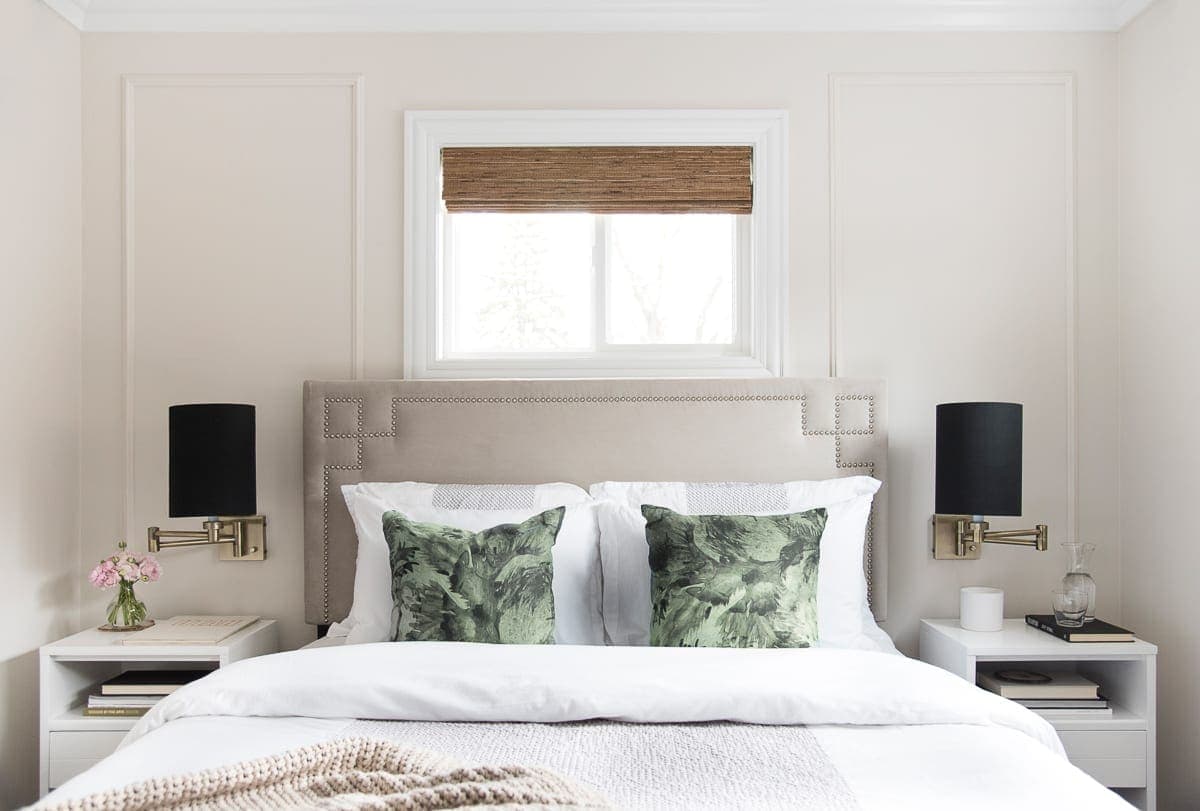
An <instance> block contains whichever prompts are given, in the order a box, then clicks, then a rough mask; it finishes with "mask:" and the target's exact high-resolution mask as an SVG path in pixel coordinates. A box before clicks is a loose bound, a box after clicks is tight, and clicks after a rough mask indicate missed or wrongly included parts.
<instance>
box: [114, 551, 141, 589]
mask: <svg viewBox="0 0 1200 811" xmlns="http://www.w3.org/2000/svg"><path fill="white" fill-rule="evenodd" d="M117 574H118V575H119V576H120V578H121V579H122V580H124V581H125V582H127V583H136V582H137V581H138V580H141V579H142V572H141V569H139V568H138V565H137V562H136V561H135V560H134V559H133V558H131V557H130V558H125V560H123V561H121V562H120V563H118V564H117Z"/></svg>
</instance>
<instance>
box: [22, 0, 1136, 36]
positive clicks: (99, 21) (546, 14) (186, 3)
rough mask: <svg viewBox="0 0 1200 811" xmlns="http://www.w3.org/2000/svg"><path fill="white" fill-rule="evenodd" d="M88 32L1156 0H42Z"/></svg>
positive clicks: (843, 18)
mask: <svg viewBox="0 0 1200 811" xmlns="http://www.w3.org/2000/svg"><path fill="white" fill-rule="evenodd" d="M44 2H45V3H46V4H47V5H49V6H50V7H51V8H52V9H54V10H55V11H57V12H58V13H59V14H61V15H62V16H63V17H65V18H66V19H67V20H68V21H70V22H71V23H72V24H73V25H75V26H76V27H78V28H79V29H80V30H83V31H97V32H102V31H112V32H115V31H130V32H132V31H143V32H151V31H159V32H169V31H178V32H191V31H210V32H218V31H227V32H351V31H411V32H435V31H458V32H518V31H522V32H524V31H528V32H572V31H574V32H614V31H683V32H688V31H696V32H725V31H1116V30H1118V29H1119V28H1120V27H1121V26H1122V25H1124V24H1125V23H1126V22H1128V21H1129V20H1131V19H1132V18H1133V17H1135V16H1137V15H1138V14H1139V13H1141V12H1142V11H1143V10H1144V9H1145V8H1146V7H1147V6H1149V5H1150V4H1151V3H1152V2H1153V0H239V2H236V3H230V2H228V0H44Z"/></svg>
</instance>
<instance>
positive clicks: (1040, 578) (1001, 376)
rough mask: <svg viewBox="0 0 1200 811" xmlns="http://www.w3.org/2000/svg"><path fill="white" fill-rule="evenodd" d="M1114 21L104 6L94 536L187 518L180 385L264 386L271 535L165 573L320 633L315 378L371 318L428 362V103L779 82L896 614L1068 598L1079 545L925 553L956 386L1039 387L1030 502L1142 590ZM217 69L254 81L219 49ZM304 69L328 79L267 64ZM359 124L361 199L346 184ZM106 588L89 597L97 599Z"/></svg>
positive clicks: (94, 197) (164, 595) (88, 392)
mask: <svg viewBox="0 0 1200 811" xmlns="http://www.w3.org/2000/svg"><path fill="white" fill-rule="evenodd" d="M1115 47H1116V45H1115V37H1114V36H1112V35H1100V34H1097V35H963V34H955V35H886V36H885V35H866V34H858V35H724V36H706V35H628V36H626V35H621V36H584V35H575V36H535V35H324V36H307V35H228V36H226V35H212V36H206V35H193V36H188V35H108V34H95V35H91V34H90V35H88V36H86V37H85V38H84V49H83V53H84V55H83V62H84V93H83V95H84V99H83V103H84V115H83V120H84V136H85V137H84V142H85V150H84V211H85V216H86V221H87V223H88V227H87V232H86V234H85V245H84V247H85V256H86V257H87V261H86V283H85V290H84V297H85V304H86V306H85V314H84V336H85V341H84V345H85V347H84V368H85V372H86V376H85V382H84V390H85V397H86V401H87V403H88V410H87V415H86V418H85V419H86V426H85V428H86V430H85V433H86V436H85V445H84V468H85V470H84V478H83V481H84V493H83V508H84V512H85V514H86V515H87V516H88V521H89V532H88V534H87V537H86V538H85V539H84V543H83V547H84V551H85V552H86V554H87V556H88V557H91V556H94V555H95V554H97V553H99V552H100V551H101V550H102V549H103V548H106V547H107V546H108V545H109V544H110V543H111V542H112V540H113V539H114V538H115V537H116V536H118V535H120V534H121V533H123V532H128V534H129V535H130V536H131V537H132V538H133V539H134V541H135V542H136V543H139V544H140V543H142V542H143V541H142V540H141V538H142V536H143V533H144V532H145V527H146V526H147V525H149V524H160V523H165V524H169V523H171V522H168V521H164V519H165V513H166V493H165V485H166V406H167V405H168V404H169V403H171V402H178V401H180V400H186V399H201V400H216V399H235V400H245V401H249V402H254V403H257V404H258V406H259V426H260V431H261V434H262V440H261V444H260V456H259V459H260V462H259V471H260V472H259V481H260V501H259V506H260V509H261V510H262V511H263V512H265V513H266V514H267V515H268V516H269V518H270V521H271V526H270V542H271V559H270V560H269V561H267V562H265V563H263V564H254V565H251V564H229V563H225V564H222V563H218V562H217V561H216V560H215V555H214V553H213V552H212V551H211V550H190V551H178V552H173V553H170V554H166V555H164V556H163V557H164V558H165V564H166V571H167V574H166V577H165V580H164V581H163V582H161V583H160V584H158V585H157V586H155V587H154V588H152V589H151V588H147V589H146V590H145V591H146V597H147V598H148V600H149V602H150V606H151V609H152V610H153V611H154V612H156V613H159V614H167V613H170V612H173V611H182V610H197V611H199V610H208V611H254V612H261V613H263V614H267V615H272V616H277V617H279V618H280V619H281V620H282V621H283V628H284V637H285V642H286V643H288V644H292V645H294V644H297V643H300V642H302V641H304V640H306V639H308V638H310V637H311V633H312V632H311V630H309V629H308V628H306V627H305V626H304V625H303V620H302V617H301V610H300V606H301V602H300V589H301V555H300V544H301V535H300V532H301V510H300V469H299V447H300V446H299V437H298V431H299V426H300V381H301V379H303V378H304V377H345V376H349V375H350V374H351V373H352V370H353V368H354V367H353V360H354V357H353V352H354V346H355V336H356V335H357V334H358V332H359V331H361V335H362V346H363V352H364V358H363V359H364V364H365V370H366V374H367V375H368V376H370V377H393V376H397V375H399V373H400V368H401V335H402V331H401V327H402V325H401V319H400V315H401V311H402V301H401V269H402V256H403V253H402V243H401V239H402V233H401V231H402V208H401V206H402V197H403V190H402V179H403V165H402V143H403V140H402V139H403V112H404V111H405V110H408V109H419V108H432V109H438V108H441V109H446V108H483V109H488V108H506V107H512V108H579V107H583V108H587V107H597V108H636V107H676V108H687V107H699V108H704V107H713V108H720V107H750V108H753V107H766V108H785V109H787V110H788V111H789V113H790V116H791V132H790V137H791V142H790V155H789V160H790V176H789V186H790V194H791V201H790V204H791V209H790V237H791V268H790V272H791V302H790V304H791V307H790V314H791V336H790V346H789V359H788V362H787V371H788V373H789V374H793V375H809V376H824V375H827V374H828V373H829V370H830V362H831V355H834V354H836V359H837V365H838V371H839V372H840V373H841V374H845V375H882V376H884V377H887V378H888V379H889V381H890V384H891V409H892V411H891V416H892V426H893V429H894V433H893V436H892V459H891V470H892V476H893V478H892V487H893V491H892V505H893V526H892V544H893V547H892V556H891V560H892V563H891V577H892V591H891V593H892V599H891V616H890V620H889V622H888V623H887V626H888V628H889V630H891V631H892V632H893V634H894V635H895V636H896V638H897V640H898V641H899V642H900V644H901V645H902V646H903V647H904V648H906V649H907V650H909V651H913V650H915V639H916V624H917V619H918V618H919V617H921V616H953V615H955V614H956V612H957V588H958V586H959V585H961V584H969V583H991V584H997V585H1002V586H1005V587H1006V588H1007V589H1008V591H1009V603H1008V608H1009V611H1010V613H1011V614H1014V615H1016V614H1020V613H1022V612H1025V611H1031V610H1044V609H1045V608H1046V605H1047V601H1048V593H1049V591H1050V589H1051V587H1052V586H1053V585H1054V583H1055V582H1056V581H1057V580H1058V578H1059V577H1060V576H1061V574H1062V571H1063V569H1064V564H1063V560H1062V558H1061V555H1060V554H1059V553H1058V550H1057V549H1055V551H1054V552H1052V553H1050V554H1045V555H1036V554H1033V553H1031V552H1028V551H1025V550H1018V549H1009V548H994V549H992V548H989V549H988V550H987V552H986V555H985V559H984V560H983V561H981V562H978V563H966V564H963V563H953V562H934V561H932V560H931V559H930V554H929V550H928V548H927V546H928V541H927V532H928V530H927V521H928V519H929V513H930V511H931V508H932V504H933V496H932V481H933V476H932V440H933V406H934V404H935V403H937V402H940V401H944V400H950V399H959V398H1006V399H1007V398H1011V399H1015V400H1020V401H1023V402H1025V403H1026V404H1027V407H1028V409H1027V416H1026V421H1027V423H1026V430H1027V433H1028V444H1027V452H1028V464H1027V478H1026V490H1025V492H1026V504H1027V515H1028V517H1029V520H1034V519H1036V520H1039V521H1045V522H1047V523H1049V524H1050V525H1051V527H1052V531H1053V533H1054V537H1055V539H1056V541H1057V540H1063V539H1064V538H1065V536H1066V533H1067V531H1068V527H1070V526H1072V524H1073V523H1074V524H1077V526H1078V533H1079V534H1080V535H1081V536H1082V537H1085V538H1087V539H1089V540H1093V541H1095V542H1096V543H1098V544H1099V545H1100V547H1101V552H1100V556H1099V560H1098V561H1097V565H1096V575H1097V579H1098V581H1099V583H1100V600H1101V611H1102V612H1103V613H1104V614H1105V615H1106V616H1110V617H1116V616H1118V615H1119V609H1118V604H1119V602H1118V590H1119V579H1118V576H1117V560H1118V549H1117V533H1116V530H1115V509H1116V473H1115V467H1116V445H1115V439H1114V436H1113V426H1114V425H1115V421H1116V408H1115V395H1116V367H1115V355H1116V352H1115V349H1116V346H1115V335H1114V334H1113V330H1112V326H1111V325H1112V322H1113V318H1114V312H1115V306H1116V305H1115V302H1116V299H1115V294H1116V268H1115V252H1116V248H1115V238H1114V233H1115V230H1116V221H1115V204H1114V200H1115V191H1114V176H1113V175H1114V172H1113V162H1114V159H1115V130H1116V107H1115V83H1116V77H1115V66H1116V59H1115ZM214 73H221V74H240V75H241V76H242V78H233V79H226V80H222V81H220V82H215V83H214V82H212V81H208V80H204V79H197V78H196V77H197V76H204V75H206V74H214ZM843 73H867V74H881V75H880V76H878V77H876V78H872V79H867V80H858V79H847V80H844V81H841V80H839V81H837V82H835V84H834V85H833V95H834V103H835V106H836V109H837V119H838V120H837V122H836V126H835V128H834V131H833V133H832V135H831V130H830V123H831V122H830V114H829V110H830V94H831V89H830V87H831V85H830V77H831V75H832V74H843ZM913 73H937V74H944V75H942V76H940V77H938V78H936V79H934V80H931V81H926V80H924V79H921V78H919V77H913V76H911V75H909V76H906V74H913ZM123 74H153V75H161V74H178V76H177V77H176V78H175V79H165V80H164V79H161V78H160V79H159V80H158V81H157V82H155V83H146V82H145V81H139V82H137V83H136V86H135V88H134V90H133V99H134V103H133V106H132V108H128V107H127V108H125V110H124V111H123V108H122V101H121V99H122V96H121V77H122V75H123ZM278 74H307V75H309V77H310V78H309V79H307V80H297V81H293V82H291V83H288V84H286V85H282V84H279V83H275V84H272V83H271V81H270V80H264V78H263V77H264V76H269V75H278ZM328 74H338V75H355V74H361V75H362V76H363V77H364V79H365V127H364V129H363V130H362V131H361V132H356V131H355V129H354V120H355V119H354V115H353V110H352V104H353V103H354V98H353V96H352V95H351V91H350V90H349V89H348V88H347V87H346V86H344V85H338V84H337V83H336V82H334V83H331V82H329V81H327V80H326V78H324V77H326V76H327V75H328ZM1031 74H1032V75H1031ZM1068 77H1069V81H1068ZM213 85H215V86H213ZM126 113H128V115H127V117H126V118H125V119H124V126H125V127H126V128H127V129H126V134H125V136H124V139H123V136H122V126H123V123H122V122H123V116H124V115H126ZM1072 125H1074V126H1075V132H1072ZM831 137H832V143H831ZM831 146H832V147H833V151H834V152H835V153H836V166H835V167H834V171H833V183H832V186H833V188H832V189H831V183H830V176H831V172H830V165H831V163H830V154H831ZM359 149H363V150H365V166H366V172H365V178H364V182H365V207H364V209H363V210H362V211H357V210H355V209H354V207H353V205H352V200H353V183H354V175H353V170H354V158H355V151H356V150H359ZM123 154H124V155H126V156H127V158H128V165H129V167H130V168H131V169H132V175H131V177H132V180H131V187H130V189H131V191H132V194H131V195H129V196H128V197H127V198H126V199H125V202H124V205H125V206H127V208H128V210H127V212H126V215H127V216H126V218H125V220H123V218H122V217H123V214H122V205H123V202H122V184H123V182H124V181H123V176H122V156H123ZM1075 170H1077V172H1078V178H1077V183H1072V172H1073V171H1075ZM831 201H832V202H831ZM123 223H124V224H123ZM359 226H361V227H362V228H363V229H364V231H365V252H364V254H363V255H362V257H361V263H360V264H356V263H355V260H354V257H353V255H352V245H353V234H354V229H355V228H356V227H359ZM123 228H125V229H127V232H126V233H127V235H128V239H129V242H128V246H129V253H128V255H127V257H126V260H125V262H124V263H123V259H122V234H123ZM831 269H832V271H833V272H832V283H831ZM1076 270H1077V277H1076ZM356 272H359V273H360V274H361V282H362V285H363V290H364V293H365V295H364V306H363V310H362V312H361V318H359V317H358V315H356V313H355V311H354V308H353V305H354V302H353V298H352V284H353V282H354V278H355V273H356ZM831 284H832V287H833V288H834V289H836V291H837V295H836V306H833V303H832V298H833V297H832V296H831ZM126 285H127V286H126ZM126 294H128V296H129V300H128V316H129V318H128V321H127V322H123V320H122V311H123V306H124V301H125V300H124V296H125V295H126ZM835 311H836V313H837V314H838V318H837V320H836V325H835V324H834V319H833V316H832V314H833V313H834V312H835ZM831 331H832V334H833V336H834V337H833V338H831ZM126 340H127V345H124V342H125V341H126ZM126 364H128V367H126ZM126 368H128V371H129V372H130V377H129V378H128V381H127V383H128V385H125V384H123V383H122V380H123V377H122V375H123V373H124V370H125V369H126ZM1076 387H1077V389H1078V397H1077V398H1076V396H1075V394H1074V393H1073V392H1074V389H1075V388H1076ZM127 396H128V398H129V402H130V411H129V427H130V428H131V429H132V434H127V432H126V425H125V416H124V413H123V410H122V409H123V401H124V399H125V398H126V397H127ZM1076 431H1077V432H1078V434H1079V436H1080V443H1079V452H1078V454H1077V455H1076V453H1075V452H1074V451H1073V445H1072V442H1071V440H1070V436H1071V435H1072V433H1073V432H1076ZM130 436H131V437H132V438H131V440H130ZM127 440H129V445H128V448H127ZM127 450H128V459H129V461H130V462H131V463H132V467H128V466H127ZM1076 478H1077V479H1078V487H1077V489H1076V486H1075V484H1074V482H1075V481H1076ZM127 480H128V481H129V482H130V483H131V486H130V489H129V495H130V498H129V503H128V504H127V505H126V504H125V503H124V494H125V490H126V481H127ZM126 513H127V515H126ZM998 523H1001V522H998ZM1009 523H1010V524H1011V523H1013V522H1009ZM1025 523H1028V520H1027V521H1026V522H1025ZM89 597H90V595H89ZM97 603H98V601H97V600H95V599H88V600H85V609H86V612H87V613H88V615H92V614H94V613H95V612H96V611H97V610H98V605H97Z"/></svg>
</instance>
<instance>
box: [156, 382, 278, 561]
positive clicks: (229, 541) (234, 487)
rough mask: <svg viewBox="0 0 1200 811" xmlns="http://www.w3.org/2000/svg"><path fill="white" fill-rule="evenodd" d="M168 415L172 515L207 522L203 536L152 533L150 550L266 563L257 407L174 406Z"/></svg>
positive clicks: (181, 532) (182, 532)
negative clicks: (203, 549) (186, 550)
mask: <svg viewBox="0 0 1200 811" xmlns="http://www.w3.org/2000/svg"><path fill="white" fill-rule="evenodd" d="M168 415H169V423H170V473H169V478H170V482H169V484H170V487H169V491H170V492H169V496H168V500H169V502H170V509H169V514H170V516H171V517H172V518H181V517H190V516H202V517H205V518H206V520H205V521H204V523H203V525H202V526H203V527H204V528H203V529H202V530H199V531H195V530H175V529H160V528H158V527H149V528H147V530H146V546H147V547H148V548H149V550H150V551H151V552H158V551H160V550H162V549H174V548H177V547H184V546H209V545H214V546H217V547H218V549H219V550H220V559H221V560H264V559H265V558H266V554H267V544H266V540H267V539H266V525H267V519H266V517H265V516H262V515H258V514H257V513H258V506H257V489H256V476H257V474H256V466H255V419H254V406H252V405H243V404H234V403H192V404H189V405H174V406H171V407H170V409H169V411H168ZM214 516H215V517H214Z"/></svg>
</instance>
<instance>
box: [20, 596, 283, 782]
mask: <svg viewBox="0 0 1200 811" xmlns="http://www.w3.org/2000/svg"><path fill="white" fill-rule="evenodd" d="M127 636H128V635H127V634H122V633H109V632H105V631H99V630H97V629H95V628H91V629H88V630H86V631H81V632H79V633H77V634H75V635H73V636H68V637H67V638H66V639H60V640H59V641H57V642H52V643H50V644H49V645H44V646H43V647H42V649H41V652H40V657H39V666H40V670H39V672H40V679H41V684H40V687H41V690H40V692H41V753H40V757H39V760H38V762H39V764H40V772H41V783H40V788H41V793H42V794H43V795H44V794H45V793H46V792H47V791H49V790H50V789H53V788H57V787H58V786H60V785H62V784H63V783H64V782H66V781H67V780H69V779H70V778H72V777H74V776H75V775H77V774H79V773H80V772H82V771H83V770H84V769H87V768H88V767H89V766H92V765H93V764H95V763H97V762H99V761H100V760H102V759H103V758H104V757H106V756H107V755H109V754H110V753H112V751H113V750H114V749H116V748H117V744H119V743H120V742H121V739H122V738H124V737H125V733H126V732H128V731H129V729H130V728H131V727H132V726H133V725H134V724H135V723H136V722H137V720H138V719H137V718H95V717H87V716H85V715H84V714H83V705H84V704H85V703H86V702H87V697H88V694H89V693H92V692H94V691H95V689H96V685H98V684H99V683H100V682H103V681H105V680H106V679H110V678H112V677H113V676H116V675H118V674H119V673H121V672H122V671H125V670H136V669H145V668H174V667H181V668H188V667H192V668H193V669H202V668H204V667H205V666H208V667H224V666H225V665H227V664H229V663H230V662H236V661H237V660H239V659H249V658H250V657H252V656H261V655H263V654H265V653H275V652H276V651H278V650H279V631H278V628H276V626H275V620H259V621H258V622H256V623H254V624H253V625H251V626H249V627H247V628H243V629H242V630H240V631H238V632H237V633H236V634H233V635H232V636H230V637H228V638H227V639H225V640H223V641H222V642H221V643H220V644H217V645H153V646H140V645H138V646H135V645H123V644H121V642H122V640H123V639H124V638H126V637H127ZM196 665H200V668H196V667H195V666H196Z"/></svg>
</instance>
